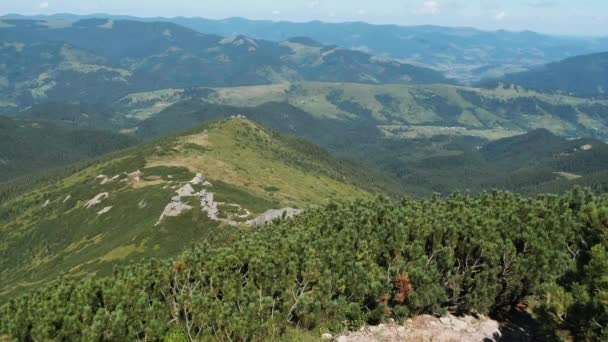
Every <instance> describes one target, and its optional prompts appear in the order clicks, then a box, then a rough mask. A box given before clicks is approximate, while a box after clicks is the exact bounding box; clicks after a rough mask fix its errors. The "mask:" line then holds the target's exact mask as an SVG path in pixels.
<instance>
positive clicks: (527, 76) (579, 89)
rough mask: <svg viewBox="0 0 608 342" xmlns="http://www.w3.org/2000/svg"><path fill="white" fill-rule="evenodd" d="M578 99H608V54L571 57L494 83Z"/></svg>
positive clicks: (493, 82)
mask: <svg viewBox="0 0 608 342" xmlns="http://www.w3.org/2000/svg"><path fill="white" fill-rule="evenodd" d="M498 82H501V83H506V84H516V85H519V86H522V87H525V88H529V89H538V90H544V91H553V92H563V93H567V94H574V95H578V96H599V97H606V96H608V53H606V52H603V53H597V54H592V55H584V56H577V57H572V58H568V59H566V60H563V61H561V62H555V63H551V64H547V65H545V66H543V67H539V68H536V69H533V70H530V71H527V72H522V73H515V74H510V75H508V76H505V77H503V78H500V79H498V80H496V81H490V82H488V83H489V84H496V83H498Z"/></svg>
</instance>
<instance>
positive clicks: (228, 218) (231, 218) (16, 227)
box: [0, 117, 374, 297]
mask: <svg viewBox="0 0 608 342" xmlns="http://www.w3.org/2000/svg"><path fill="white" fill-rule="evenodd" d="M366 177H367V176H366V174H365V172H364V171H359V170H358V169H356V168H355V167H353V166H352V165H350V164H348V163H344V162H341V161H338V160H335V159H333V158H331V157H330V156H329V155H328V154H327V153H326V152H324V151H323V150H321V149H320V148H318V147H316V146H314V145H310V144H308V143H306V142H303V141H301V140H298V139H293V138H286V137H283V136H279V135H277V134H276V133H274V132H272V131H270V130H268V129H266V128H263V127H261V126H259V125H258V124H256V123H254V122H252V121H249V120H247V119H244V118H241V117H234V118H232V119H229V120H225V121H220V122H214V123H210V124H209V125H207V126H206V127H204V128H197V129H193V130H191V131H190V132H189V133H186V134H185V135H180V136H177V137H172V138H166V139H164V140H162V141H158V142H155V143H150V144H148V145H145V146H143V147H139V148H132V149H130V150H129V151H127V152H125V153H122V154H121V155H118V156H116V157H115V158H111V159H109V160H107V161H103V162H100V163H98V164H96V165H94V166H91V167H89V168H87V169H84V170H83V171H80V172H78V173H76V174H73V175H70V176H67V177H66V178H64V179H62V180H61V181H59V182H57V183H55V184H52V185H48V186H44V187H41V188H36V189H32V191H31V192H29V193H27V194H25V195H22V196H20V197H18V198H16V199H13V200H11V201H9V202H7V203H2V204H1V205H0V241H1V242H0V270H2V271H0V277H1V278H2V279H3V281H2V284H1V285H0V297H6V296H8V295H10V294H12V293H15V292H20V291H22V290H23V289H28V288H32V287H36V286H37V285H39V284H43V283H46V282H48V281H52V280H53V279H55V278H56V277H57V276H59V275H61V274H65V275H66V276H68V277H75V276H81V275H84V274H90V273H97V274H107V273H108V272H110V271H111V270H112V268H113V266H114V265H116V264H118V263H124V262H127V261H131V260H137V259H141V258H144V257H150V256H156V257H164V256H171V255H175V254H177V253H178V252H180V251H181V250H183V249H184V247H186V246H189V245H191V244H193V243H198V242H202V241H209V242H211V243H213V242H214V241H222V242H224V240H225V239H227V238H228V237H229V236H231V235H232V232H233V230H235V229H236V230H238V229H251V226H250V224H249V221H250V220H252V219H254V218H256V217H257V216H259V215H261V214H263V213H264V212H266V211H267V210H269V209H279V208H285V207H293V208H298V209H305V208H307V207H308V206H310V205H316V204H323V203H325V202H327V201H329V200H332V199H338V198H366V197H369V196H371V195H370V193H369V192H367V191H365V190H361V188H360V187H359V186H357V185H355V184H359V185H361V186H364V187H368V188H373V182H374V181H373V180H370V181H369V183H366V179H371V177H370V178H366Z"/></svg>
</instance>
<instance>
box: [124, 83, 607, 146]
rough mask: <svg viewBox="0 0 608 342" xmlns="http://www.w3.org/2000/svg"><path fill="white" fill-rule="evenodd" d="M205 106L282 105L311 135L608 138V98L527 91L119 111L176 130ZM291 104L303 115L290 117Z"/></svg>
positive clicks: (237, 95)
mask: <svg viewBox="0 0 608 342" xmlns="http://www.w3.org/2000/svg"><path fill="white" fill-rule="evenodd" d="M188 101H189V102H188ZM202 102H205V103H209V104H213V105H227V106H232V107H239V108H244V109H243V110H247V109H246V108H256V107H258V108H259V107H262V106H271V104H273V105H275V106H276V104H278V103H279V104H282V106H283V109H282V110H281V115H283V122H281V123H277V124H281V125H289V126H291V127H292V128H291V131H292V133H294V134H300V133H301V132H306V130H307V129H308V128H307V127H306V126H307V125H308V124H309V123H310V122H308V121H310V120H317V121H323V124H327V125H336V126H342V127H344V128H345V131H347V130H348V128H350V127H351V126H353V125H355V126H361V127H365V128H366V129H367V133H368V134H375V132H377V131H378V130H379V131H380V132H381V134H382V135H384V136H386V137H391V138H396V139H397V138H398V139H412V138H418V137H432V136H438V135H452V136H478V137H483V138H486V139H491V140H492V139H497V138H502V137H507V136H512V135H516V134H521V133H523V132H527V131H530V130H534V129H538V128H546V129H549V130H550V131H552V132H554V133H556V134H559V135H563V136H567V137H573V138H575V137H580V136H592V137H597V138H601V139H608V135H607V133H606V132H608V115H606V113H608V101H606V100H593V99H585V98H577V97H572V96H566V95H551V94H544V93H539V92H534V91H529V90H524V89H521V88H503V87H499V88H495V89H478V88H469V87H459V86H450V85H417V86H411V85H365V84H349V83H339V84H337V83H316V82H312V83H310V82H309V83H291V84H279V85H268V86H253V87H236V88H216V89H198V90H196V89H189V90H180V89H171V90H165V91H159V92H151V93H139V94H131V95H129V96H126V97H125V98H123V99H121V100H120V101H118V102H117V103H116V104H115V108H117V110H118V111H119V112H121V113H122V115H124V116H128V117H130V118H135V119H140V120H145V119H149V118H152V119H154V118H155V117H157V119H156V120H160V119H158V117H160V118H163V117H164V118H165V119H164V120H163V122H167V121H168V120H170V118H171V117H174V116H175V123H174V124H173V125H180V121H181V120H182V118H183V119H184V120H192V119H193V118H192V116H190V118H189V119H186V118H185V117H186V116H188V115H189V114H188V113H192V112H196V111H197V110H198V109H201V108H203V107H202V105H201V103H202ZM288 107H289V108H292V110H293V111H296V112H298V114H297V115H295V114H294V115H291V114H290V113H289V112H290V110H287V108H288ZM216 109H217V108H216ZM199 112H207V113H211V112H213V110H201V111H199ZM302 116H305V117H306V120H308V121H307V122H306V124H304V122H298V120H303V119H300V118H301V117H302ZM268 121H280V120H278V118H275V120H268ZM268 124H271V125H272V123H270V122H268ZM142 125H144V126H150V124H149V123H145V124H142ZM170 127H171V126H169V127H168V129H170ZM315 128H316V126H315ZM335 136H336V137H338V138H340V137H342V135H339V134H338V135H335Z"/></svg>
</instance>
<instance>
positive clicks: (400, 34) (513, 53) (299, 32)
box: [2, 14, 608, 83]
mask: <svg viewBox="0 0 608 342" xmlns="http://www.w3.org/2000/svg"><path fill="white" fill-rule="evenodd" d="M2 18H3V19H36V20H45V21H46V20H66V21H71V22H75V21H78V20H81V19H90V18H105V19H115V20H118V19H121V20H138V21H155V22H158V21H162V22H172V23H175V24H178V25H181V26H184V27H188V28H190V29H193V30H196V31H198V32H201V33H206V34H217V35H220V36H226V37H233V36H239V35H244V36H248V37H252V38H256V39H263V40H270V41H276V42H279V41H285V40H289V39H291V38H294V37H309V38H312V39H314V40H316V41H318V42H321V43H323V44H326V45H337V46H340V47H342V48H347V49H357V50H361V51H365V52H369V53H371V54H374V55H378V56H385V57H390V58H396V59H402V60H405V61H409V62H410V63H415V64H417V65H422V66H427V67H432V68H434V69H437V70H439V71H442V72H444V73H445V74H446V75H448V76H449V77H452V78H455V79H458V80H459V81H463V82H466V83H469V82H476V81H479V80H481V79H483V78H488V77H499V76H501V75H503V74H505V73H511V72H517V71H522V70H525V69H529V68H533V67H535V66H539V65H542V64H546V63H550V62H555V61H559V60H562V59H566V58H569V57H574V56H577V55H584V54H591V53H596V52H603V51H607V50H608V38H607V37H564V36H557V35H548V34H541V33H537V32H531V31H523V32H510V31H504V30H500V31H482V30H478V29H474V28H469V27H455V28H450V27H440V26H428V25H427V26H398V25H372V24H368V23H363V22H349V23H325V22H320V21H313V22H306V23H294V22H285V21H263V20H248V19H244V18H228V19H223V20H212V19H204V18H184V17H177V18H160V17H157V18H137V17H131V16H114V15H108V14H92V15H83V16H80V15H73V14H55V15H50V16H20V15H6V16H4V17H2Z"/></svg>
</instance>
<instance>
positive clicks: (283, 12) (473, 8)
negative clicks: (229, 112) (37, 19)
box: [0, 0, 608, 35]
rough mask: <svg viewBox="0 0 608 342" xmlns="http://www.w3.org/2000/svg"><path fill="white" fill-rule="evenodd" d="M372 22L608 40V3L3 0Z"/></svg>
mask: <svg viewBox="0 0 608 342" xmlns="http://www.w3.org/2000/svg"><path fill="white" fill-rule="evenodd" d="M60 12H71V13H80V14H89V13H112V14H128V15H135V16H147V17H150V16H165V17H167V16H194V17H206V18H226V17H235V16H240V17H246V18H252V19H272V20H290V21H308V20H315V19H316V20H322V21H334V22H335V21H355V20H356V21H367V22H372V23H393V24H401V25H420V24H433V25H444V26H473V27H478V28H482V29H491V30H493V29H508V30H533V31H540V32H549V33H559V34H575V35H608V0H171V1H166V0H164V1H161V0H17V1H15V0H0V13H2V14H6V13H20V14H52V13H60Z"/></svg>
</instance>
